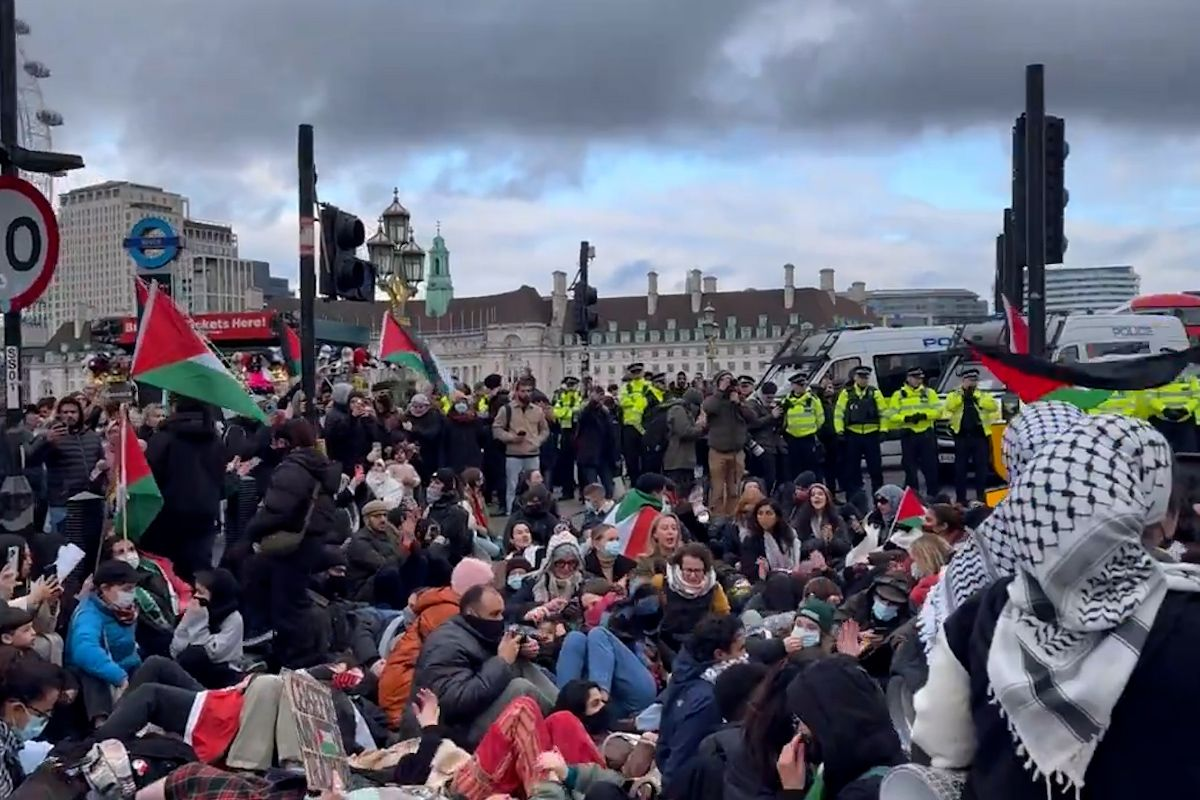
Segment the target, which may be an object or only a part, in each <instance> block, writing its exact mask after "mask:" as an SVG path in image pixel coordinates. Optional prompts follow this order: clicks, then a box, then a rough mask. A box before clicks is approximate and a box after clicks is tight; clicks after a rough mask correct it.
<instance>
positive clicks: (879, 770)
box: [776, 656, 1006, 800]
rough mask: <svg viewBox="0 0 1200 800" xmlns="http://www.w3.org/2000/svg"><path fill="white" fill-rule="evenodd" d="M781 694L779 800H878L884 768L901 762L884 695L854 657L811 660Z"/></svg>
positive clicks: (902, 757)
mask: <svg viewBox="0 0 1200 800" xmlns="http://www.w3.org/2000/svg"><path fill="white" fill-rule="evenodd" d="M785 698H786V700H785V703H784V706H785V712H786V715H787V717H788V722H789V723H790V724H791V725H792V726H793V730H794V731H796V733H795V736H793V737H792V739H791V741H789V742H788V743H787V744H785V745H784V749H783V752H782V753H780V757H779V759H778V760H777V762H776V763H777V765H778V776H779V779H780V784H781V786H782V790H783V791H782V792H781V793H780V794H778V795H776V796H777V797H781V798H782V797H787V798H791V797H797V798H800V797H803V798H806V799H807V798H812V800H865V798H877V797H879V785H880V783H881V782H882V781H883V777H884V776H885V775H887V773H888V770H889V769H890V768H891V767H894V766H897V765H899V764H903V763H904V762H905V761H906V760H907V759H906V758H905V757H904V751H903V750H902V749H901V746H900V738H899V737H898V736H897V735H896V729H895V727H893V725H892V720H891V716H890V715H889V713H888V708H887V703H886V702H885V701H884V697H883V693H882V692H880V691H879V687H878V686H877V685H876V684H875V682H874V681H872V680H871V679H870V678H869V677H868V676H867V675H866V674H865V673H864V672H863V671H862V670H861V669H859V668H858V666H857V665H856V664H855V663H854V662H853V661H851V660H849V659H846V658H842V657H840V656H834V657H832V658H824V659H821V660H819V661H817V662H816V663H815V664H812V665H810V666H809V667H808V668H807V669H806V670H804V671H803V672H802V673H801V674H800V675H799V676H798V677H796V678H794V679H793V680H792V682H791V684H790V685H789V686H788V687H787V691H786V693H785ZM987 796H988V797H992V795H987ZM1001 796H1006V795H996V797H1001Z"/></svg>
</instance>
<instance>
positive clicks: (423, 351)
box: [379, 311, 447, 392]
mask: <svg viewBox="0 0 1200 800" xmlns="http://www.w3.org/2000/svg"><path fill="white" fill-rule="evenodd" d="M379 359H380V360H381V361H386V362H388V363H389V364H395V365H396V366H397V367H404V368H405V369H410V370H412V371H413V372H415V373H416V374H418V375H420V376H421V377H422V378H424V379H425V380H427V381H429V382H430V383H431V384H433V386H434V388H435V389H438V390H440V391H443V392H444V391H446V390H447V387H446V386H445V381H444V380H443V379H442V376H441V374H440V372H439V370H438V365H437V361H436V360H435V359H434V357H433V354H431V353H430V352H429V348H427V347H426V346H425V344H424V343H423V342H422V341H421V340H420V339H418V338H417V337H416V336H414V335H413V334H411V333H409V332H408V331H407V330H405V329H404V326H402V325H401V324H400V323H399V322H397V321H396V318H395V317H394V316H392V312H390V311H385V312H383V332H382V333H381V334H380V336H379Z"/></svg>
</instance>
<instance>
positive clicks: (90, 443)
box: [26, 397, 104, 533]
mask: <svg viewBox="0 0 1200 800" xmlns="http://www.w3.org/2000/svg"><path fill="white" fill-rule="evenodd" d="M103 460H104V443H103V442H102V441H101V440H100V434H98V433H96V431H94V430H92V429H91V428H88V427H87V426H86V425H85V424H84V422H83V406H82V405H80V403H79V401H78V400H77V399H75V398H74V397H64V398H63V399H62V400H60V401H59V403H58V406H57V408H56V409H55V416H54V418H53V419H52V420H51V421H50V424H49V425H48V426H47V427H46V429H45V432H44V433H43V434H41V435H39V436H37V437H35V439H34V441H33V444H32V445H31V446H30V448H29V452H28V453H27V454H26V465H27V466H30V467H35V466H39V465H44V466H45V467H46V504H47V509H48V510H47V512H46V530H47V531H49V532H53V533H62V527H63V523H64V522H65V521H66V519H67V499H68V498H70V497H72V496H74V495H76V494H78V493H79V492H82V491H85V490H91V491H93V492H97V493H101V494H102V493H103V485H104V480H103V475H101V476H100V478H98V479H93V477H92V475H93V470H95V469H96V466H97V464H99V463H100V462H101V461H103Z"/></svg>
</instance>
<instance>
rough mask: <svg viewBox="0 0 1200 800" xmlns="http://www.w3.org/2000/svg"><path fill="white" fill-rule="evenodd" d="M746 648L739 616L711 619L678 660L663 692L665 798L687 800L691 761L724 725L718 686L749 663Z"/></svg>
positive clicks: (660, 749)
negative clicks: (730, 672) (726, 674)
mask: <svg viewBox="0 0 1200 800" xmlns="http://www.w3.org/2000/svg"><path fill="white" fill-rule="evenodd" d="M689 546H691V545H689ZM745 644H746V634H745V631H744V630H743V629H742V622H741V620H739V619H738V618H737V617H734V616H723V617H720V616H707V617H705V618H704V619H702V620H700V622H699V623H698V624H697V625H696V626H695V629H694V631H692V634H691V636H690V637H689V638H688V640H687V645H686V647H685V648H684V649H683V650H682V651H681V652H680V653H679V655H678V656H677V657H676V659H675V664H674V669H673V670H672V672H671V680H670V681H669V682H668V683H667V688H666V690H664V692H663V694H662V701H661V702H662V722H661V724H660V725H659V730H658V746H657V747H656V749H655V760H656V761H657V762H658V769H659V771H660V772H661V773H662V786H663V794H664V796H665V797H667V798H676V797H679V798H682V797H684V794H683V792H682V791H681V790H682V789H683V788H684V784H685V783H686V778H687V774H688V771H689V762H690V761H691V760H692V759H693V758H695V757H696V754H697V753H698V752H699V749H700V743H701V742H702V741H704V739H705V738H706V737H708V736H709V735H710V734H712V733H715V732H716V731H717V730H719V729H720V727H721V725H722V724H723V720H722V718H721V711H720V709H719V708H718V707H717V702H716V692H715V690H714V688H713V684H714V683H715V682H716V680H717V678H719V677H720V675H721V673H722V672H724V671H725V670H727V669H729V668H730V667H732V666H734V665H735V664H739V663H742V662H744V661H745V660H746V654H745ZM677 782H678V783H677Z"/></svg>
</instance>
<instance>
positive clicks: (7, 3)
mask: <svg viewBox="0 0 1200 800" xmlns="http://www.w3.org/2000/svg"><path fill="white" fill-rule="evenodd" d="M0 143H2V144H3V145H4V149H5V151H6V152H9V151H10V148H12V147H14V146H15V145H17V144H20V142H18V141H17V8H16V0H0ZM0 173H2V174H4V175H18V174H20V171H19V170H18V169H17V165H16V164H15V163H13V161H12V159H5V160H4V164H3V168H2V169H0ZM4 358H5V362H6V366H7V367H8V369H6V370H5V374H7V375H17V376H20V375H21V373H22V369H21V312H20V311H6V312H4ZM10 361H15V362H16V363H15V364H10V363H8V362H10ZM5 399H6V401H7V402H6V405H7V411H6V413H5V415H4V421H5V423H6V425H5V427H6V428H7V429H9V430H11V429H13V428H15V427H17V426H19V425H20V424H21V422H22V420H23V419H24V417H25V415H24V414H23V413H22V412H21V381H20V380H19V379H18V380H17V382H16V386H5Z"/></svg>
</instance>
